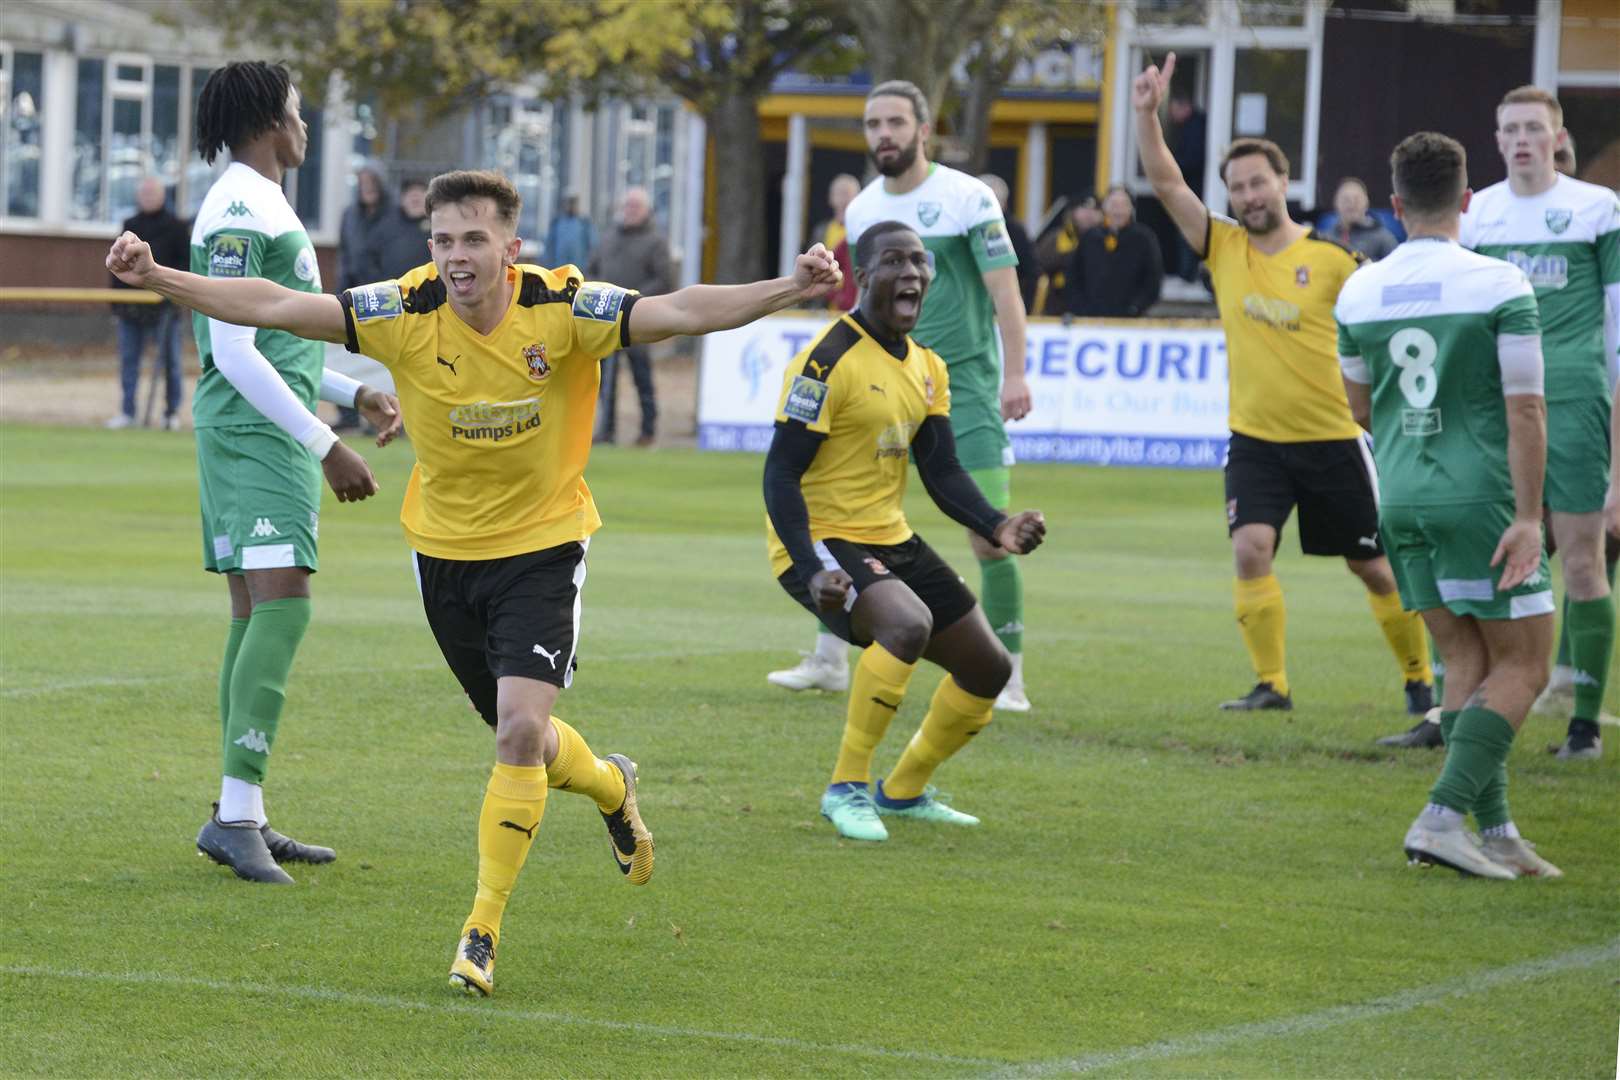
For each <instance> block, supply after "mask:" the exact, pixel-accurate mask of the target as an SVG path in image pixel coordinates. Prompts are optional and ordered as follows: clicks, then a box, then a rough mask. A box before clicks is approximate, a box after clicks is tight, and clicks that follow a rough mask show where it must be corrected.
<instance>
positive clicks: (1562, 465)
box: [1542, 397, 1610, 514]
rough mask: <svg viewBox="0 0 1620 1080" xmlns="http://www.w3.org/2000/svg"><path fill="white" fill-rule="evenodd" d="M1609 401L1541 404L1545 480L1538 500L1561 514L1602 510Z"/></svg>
mask: <svg viewBox="0 0 1620 1080" xmlns="http://www.w3.org/2000/svg"><path fill="white" fill-rule="evenodd" d="M1609 468H1610V461H1609V402H1608V400H1607V399H1605V398H1600V397H1590V398H1578V399H1576V400H1574V401H1556V402H1552V403H1550V404H1548V406H1547V480H1546V484H1545V487H1544V489H1543V490H1544V494H1543V496H1542V500H1543V501H1544V502H1545V503H1546V504H1547V506H1548V507H1549V508H1551V509H1553V510H1557V511H1560V512H1562V513H1566V514H1591V513H1595V512H1597V511H1599V510H1602V509H1603V499H1604V496H1605V495H1607V494H1608V491H1609Z"/></svg>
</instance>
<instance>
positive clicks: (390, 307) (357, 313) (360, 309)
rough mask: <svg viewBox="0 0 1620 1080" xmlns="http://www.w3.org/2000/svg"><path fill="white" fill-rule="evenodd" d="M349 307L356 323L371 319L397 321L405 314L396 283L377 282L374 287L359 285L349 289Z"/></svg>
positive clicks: (397, 283)
mask: <svg viewBox="0 0 1620 1080" xmlns="http://www.w3.org/2000/svg"><path fill="white" fill-rule="evenodd" d="M349 307H350V309H351V310H353V312H354V321H355V322H357V323H363V322H370V321H371V320H373V319H397V318H399V316H400V315H402V314H404V313H405V305H404V303H403V302H402V301H401V300H400V295H399V282H397V281H379V282H377V284H375V285H359V286H356V287H355V288H353V289H350V290H349Z"/></svg>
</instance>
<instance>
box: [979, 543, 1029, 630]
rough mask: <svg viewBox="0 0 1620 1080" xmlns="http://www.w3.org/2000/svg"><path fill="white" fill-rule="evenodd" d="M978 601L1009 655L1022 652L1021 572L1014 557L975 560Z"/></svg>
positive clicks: (1022, 609) (1022, 578)
mask: <svg viewBox="0 0 1620 1080" xmlns="http://www.w3.org/2000/svg"><path fill="white" fill-rule="evenodd" d="M979 602H980V604H982V605H983V606H984V617H985V618H987V619H989V620H990V628H991V629H992V630H994V631H995V632H996V637H998V638H1000V639H1001V643H1002V644H1003V645H1005V646H1006V647H1007V651H1008V652H1010V653H1021V652H1023V651H1024V572H1023V571H1022V570H1020V569H1019V568H1018V559H1017V557H1009V558H1005V559H980V560H979Z"/></svg>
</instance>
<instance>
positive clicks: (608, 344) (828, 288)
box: [107, 172, 843, 995]
mask: <svg viewBox="0 0 1620 1080" xmlns="http://www.w3.org/2000/svg"><path fill="white" fill-rule="evenodd" d="M520 206H521V200H520V199H519V196H518V192H517V189H516V188H514V187H513V186H512V183H511V181H509V180H507V179H506V178H505V177H504V176H501V175H500V174H499V173H492V172H451V173H445V174H443V175H440V176H437V177H434V179H433V182H432V183H431V184H430V185H429V186H428V195H427V208H428V218H429V224H430V229H429V246H430V249H431V253H432V259H433V261H432V262H431V263H429V264H427V265H425V266H421V267H418V268H417V269H415V270H412V271H411V272H410V273H408V274H405V275H404V276H403V277H401V278H399V279H397V280H393V281H381V282H376V283H374V284H370V285H363V286H358V287H356V288H352V289H349V290H348V291H347V292H345V293H344V294H343V295H342V296H341V297H337V296H330V295H322V294H319V293H305V292H295V291H293V290H291V289H286V288H283V287H281V286H278V285H276V284H274V283H272V282H269V281H262V280H242V281H221V280H213V279H209V278H202V277H198V276H196V275H194V274H186V273H181V272H177V271H172V270H166V269H164V268H163V267H160V266H156V265H155V264H154V263H153V261H152V256H151V251H150V249H149V248H148V247H147V245H146V244H144V243H142V242H141V241H140V240H139V239H137V238H136V237H135V236H134V234H132V233H125V234H124V235H123V236H121V237H119V238H118V240H117V241H116V242H115V243H114V244H113V247H112V251H111V252H110V253H109V255H108V257H107V268H108V269H109V270H111V271H112V272H113V273H115V274H117V275H118V276H119V277H120V278H121V279H123V280H124V281H126V282H128V283H129V284H131V285H134V286H136V287H140V288H148V289H152V290H154V291H156V292H158V293H161V294H162V295H164V296H166V297H168V298H169V299H171V300H174V301H176V302H178V303H181V304H184V305H185V306H187V307H190V308H192V309H194V310H196V311H199V312H202V313H204V314H206V315H208V316H209V317H211V318H215V319H222V320H224V321H226V322H230V323H235V324H238V325H242V326H261V327H270V328H275V329H278V330H285V331H287V332H289V333H292V334H296V335H298V336H299V337H303V338H309V339H311V340H315V341H331V342H343V343H345V344H346V345H347V346H348V347H349V349H350V350H351V351H354V352H363V353H365V354H366V355H368V356H371V357H372V358H374V359H376V360H379V361H381V362H382V363H384V364H386V365H387V366H388V368H389V370H390V371H391V372H392V373H393V376H394V380H395V382H396V384H397V385H398V386H399V390H400V399H401V401H402V403H403V407H404V411H405V413H406V415H408V416H409V417H410V424H411V439H412V442H413V443H414V445H415V448H416V459H417V460H416V467H415V468H414V470H413V471H412V473H411V479H410V484H409V486H408V488H407V489H406V492H405V500H404V505H403V507H402V508H401V512H400V519H401V521H402V523H403V524H404V527H405V535H406V539H407V540H408V541H409V543H410V546H411V548H412V549H413V552H414V559H415V566H416V575H417V580H418V584H419V587H420V589H421V593H422V601H423V607H424V608H425V610H426V612H427V619H428V625H429V627H430V628H431V629H432V631H433V635H434V637H435V638H436V639H437V641H438V643H439V648H440V650H441V651H442V652H443V653H444V657H445V660H446V661H447V662H448V664H449V666H450V669H451V671H453V672H454V673H455V675H456V678H457V679H458V680H459V681H460V683H461V687H462V689H463V690H465V691H466V693H467V696H468V697H469V698H470V699H471V700H472V703H473V705H474V707H475V708H476V709H477V710H478V713H479V714H480V715H481V716H482V717H483V718H484V720H485V722H487V723H488V724H489V725H490V726H491V727H492V728H494V730H495V759H496V764H495V766H494V769H493V772H492V774H491V776H490V780H489V783H488V786H487V789H486V791H485V795H484V803H483V809H482V812H481V813H480V815H479V819H478V891H477V897H476V899H475V901H474V903H473V907H472V912H471V914H470V915H469V916H468V918H467V920H466V923H465V925H463V927H462V929H461V934H460V937H459V939H458V942H457V951H456V957H455V960H454V964H453V966H452V968H451V973H450V981H451V983H452V985H454V986H457V987H459V988H461V989H464V990H465V991H466V992H468V993H472V994H480V995H487V994H489V993H490V991H491V990H492V989H493V985H494V965H495V948H496V945H497V944H498V942H499V938H500V927H501V916H502V914H503V912H504V911H505V908H506V903H507V899H508V897H509V896H510V894H511V890H512V888H513V886H514V884H515V883H516V880H517V875H518V871H519V870H520V869H521V867H522V865H523V861H524V859H525V858H526V857H527V855H528V852H529V847H530V845H531V843H532V842H533V840H534V835H535V832H536V831H537V830H538V828H539V825H540V819H541V816H542V814H543V813H544V811H545V803H546V792H547V790H548V788H563V789H565V790H567V791H571V792H573V793H576V794H581V795H585V796H586V797H588V798H589V799H591V800H592V802H594V803H595V804H596V807H597V808H598V809H599V810H600V811H601V813H602V816H603V818H604V820H605V821H606V823H607V829H608V834H609V838H610V841H611V845H612V850H613V857H614V860H615V862H616V864H617V866H618V868H619V870H620V871H621V872H622V873H623V874H624V875H625V877H626V879H627V880H628V881H629V882H630V883H631V884H636V885H639V884H643V883H644V882H646V881H647V879H648V878H649V877H650V876H651V874H652V870H653V844H652V836H651V835H650V833H649V832H648V830H647V828H646V826H645V825H644V824H643V822H642V820H641V816H640V813H639V811H638V808H637V802H636V768H635V765H634V763H633V762H631V761H630V760H629V758H627V757H625V756H623V755H620V754H612V755H609V756H608V757H607V758H605V759H603V758H598V757H597V756H596V755H595V754H594V753H593V752H592V751H591V749H590V747H589V746H587V745H586V743H585V741H584V739H583V738H581V737H580V735H579V733H578V732H577V731H575V730H574V729H573V728H572V727H571V726H569V725H568V724H566V723H564V722H563V721H561V720H558V719H556V718H555V717H553V716H552V715H551V710H552V706H553V705H554V704H555V702H556V701H557V696H558V693H559V691H561V690H562V689H563V688H564V687H566V686H568V685H569V684H570V682H571V681H572V677H573V671H574V666H575V664H574V658H575V651H576V648H577V645H578V633H579V616H580V591H581V588H582V587H583V585H584V582H585V552H586V547H587V546H588V544H589V542H590V537H591V534H592V533H594V532H595V531H596V529H597V528H598V527H599V526H600V525H601V519H600V518H599V517H598V516H597V512H596V504H595V502H594V501H593V500H592V498H591V492H590V489H589V488H588V487H587V486H586V485H585V479H584V470H585V462H586V459H587V458H588V457H589V455H590V446H591V426H592V421H593V418H594V416H595V411H596V397H597V390H598V387H599V384H600V379H601V375H600V368H599V363H598V362H599V361H600V360H601V359H602V358H603V357H606V356H608V355H609V354H611V353H613V352H614V351H615V350H618V349H621V348H624V347H626V346H629V345H634V344H644V343H647V342H653V341H661V340H663V339H664V338H668V337H673V336H675V335H677V334H703V333H707V332H709V331H711V330H721V329H727V328H730V327H734V326H740V325H742V324H743V323H746V322H749V321H751V320H753V319H757V318H759V317H760V316H762V315H766V314H768V313H770V312H772V311H778V310H780V309H782V308H785V307H789V306H792V305H796V304H805V303H807V302H814V301H817V300H820V299H822V298H824V297H826V296H827V295H828V294H829V293H831V292H832V291H833V290H834V289H836V288H837V287H838V285H839V284H840V282H841V281H842V278H843V275H842V274H841V273H840V272H839V270H838V266H837V263H836V262H835V261H834V260H833V257H832V255H831V254H829V253H828V252H827V251H826V249H825V248H823V247H822V246H821V245H819V244H818V245H816V246H815V247H813V248H811V249H810V251H809V252H807V253H806V254H803V255H800V256H799V257H798V261H797V263H796V265H795V267H794V273H793V275H792V276H791V277H784V278H779V279H776V280H772V281H760V282H755V283H753V284H749V285H723V286H716V285H694V286H691V287H689V288H685V289H681V290H679V291H677V292H674V293H670V294H668V295H665V296H653V297H645V298H643V297H640V296H638V295H637V294H636V293H634V292H630V291H627V290H625V289H621V288H619V287H618V286H616V285H613V284H611V283H608V282H594V281H584V280H582V275H581V274H580V272H579V269H578V268H577V267H574V266H563V267H559V268H556V269H550V270H548V269H544V268H542V267H538V266H530V265H519V264H518V263H517V257H518V251H519V249H520V247H521V242H520V241H519V239H518V237H517V234H516V228H517V221H518V211H519V209H520Z"/></svg>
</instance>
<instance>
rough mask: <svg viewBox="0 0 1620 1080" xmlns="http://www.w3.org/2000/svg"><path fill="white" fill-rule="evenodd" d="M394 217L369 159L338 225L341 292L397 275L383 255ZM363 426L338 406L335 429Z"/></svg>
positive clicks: (355, 413)
mask: <svg viewBox="0 0 1620 1080" xmlns="http://www.w3.org/2000/svg"><path fill="white" fill-rule="evenodd" d="M393 216H394V201H393V200H392V199H390V198H389V197H388V189H387V187H386V186H384V184H383V174H382V170H381V169H380V168H378V167H377V166H376V165H374V164H372V163H371V162H369V161H368V162H366V163H365V164H364V165H362V166H360V171H359V172H357V173H355V176H354V202H353V203H351V204H350V205H349V208H348V209H346V210H344V211H343V220H342V222H341V223H340V224H339V226H338V288H337V291H338V293H339V295H341V294H342V293H344V292H346V291H347V290H349V289H353V288H356V287H358V286H360V285H369V284H371V283H372V282H374V281H382V280H384V279H385V278H388V277H391V276H394V275H390V274H389V273H388V272H387V270H386V268H385V267H384V266H383V264H382V258H381V255H382V248H381V242H382V236H381V233H382V231H383V230H384V229H385V228H386V227H387V225H388V221H389V219H390V218H392V217H393ZM427 261H428V260H427V258H422V259H419V260H418V261H416V262H414V263H412V264H411V265H410V266H409V267H406V269H412V268H414V267H417V266H421V265H422V263H424V262H427ZM360 426H361V424H360V413H359V412H358V411H357V410H356V409H353V408H346V407H344V406H341V405H340V406H339V407H338V418H337V423H335V424H333V425H332V430H333V431H358V430H360Z"/></svg>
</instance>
